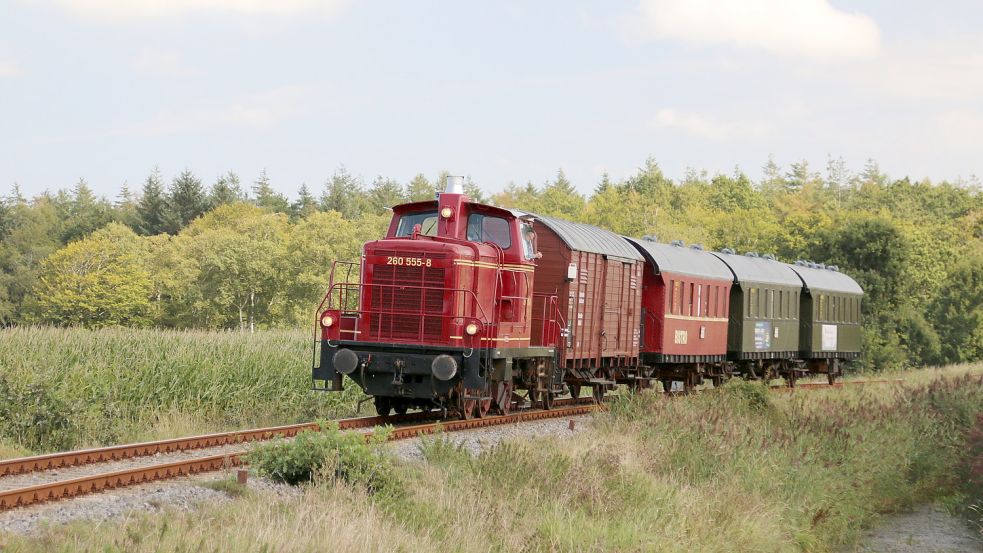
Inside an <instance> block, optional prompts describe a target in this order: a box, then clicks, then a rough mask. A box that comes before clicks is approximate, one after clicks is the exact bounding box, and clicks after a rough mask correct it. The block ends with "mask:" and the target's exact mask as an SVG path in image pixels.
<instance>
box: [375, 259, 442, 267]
mask: <svg viewBox="0 0 983 553" xmlns="http://www.w3.org/2000/svg"><path fill="white" fill-rule="evenodd" d="M432 264H433V262H432V261H430V258H429V257H425V258H421V257H398V256H386V265H403V266H405V267H429V266H430V265H432Z"/></svg>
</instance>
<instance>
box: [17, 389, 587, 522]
mask: <svg viewBox="0 0 983 553" xmlns="http://www.w3.org/2000/svg"><path fill="white" fill-rule="evenodd" d="M568 401H570V402H571V403H574V405H570V406H568V407H558V408H555V409H551V410H549V411H521V412H518V413H514V414H510V415H501V416H495V417H485V418H481V419H471V420H453V421H441V422H435V423H430V424H420V425H413V426H403V427H397V428H395V429H394V430H393V431H392V433H390V434H389V437H388V438H389V440H392V441H395V440H406V439H409V438H415V437H417V436H423V435H427V434H434V433H437V432H457V431H461V430H471V429H475V428H482V427H487V426H498V425H503V424H512V423H518V422H524V421H531V420H541V419H550V418H560V417H568V416H576V415H583V414H587V413H589V412H591V411H593V410H594V409H597V408H598V407H599V406H598V405H595V404H593V403H582V402H576V401H573V400H568ZM383 418H385V417H383ZM292 426H293V427H299V426H302V425H292ZM308 426H313V425H308ZM371 436H372V433H370V432H369V433H365V437H366V440H368V439H370V438H371ZM245 454H246V451H234V452H230V453H225V454H222V455H211V456H207V457H198V458H195V459H187V460H182V461H173V462H170V463H161V464H157V465H151V466H143V467H135V468H132V469H123V470H118V471H113V472H108V473H102V474H95V475H90V476H82V477H79V478H72V479H68V480H59V481H55V482H47V483H44V484H35V485H32V486H27V487H23V488H16V489H11V490H6V491H0V511H3V510H7V509H13V508H16V507H26V506H28V505H34V504H37V503H43V502H45V501H57V500H59V499H68V498H72V497H76V496H79V495H85V494H90V493H95V492H100V491H103V490H107V489H114V488H122V487H127V486H135V485H137V484H145V483H148V482H154V481H157V480H166V479H170V478H178V477H181V476H188V475H192V474H197V473H200V472H210V471H216V470H221V469H223V468H231V467H236V466H241V465H242V464H244V462H245V460H244V459H243V456H244V455H245Z"/></svg>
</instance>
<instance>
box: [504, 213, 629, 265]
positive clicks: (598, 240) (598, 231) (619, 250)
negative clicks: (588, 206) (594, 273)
mask: <svg viewBox="0 0 983 553" xmlns="http://www.w3.org/2000/svg"><path fill="white" fill-rule="evenodd" d="M512 212H513V213H515V214H516V215H517V216H528V217H532V218H533V219H536V220H537V221H539V222H541V223H543V224H544V225H546V227H547V228H549V229H550V230H552V231H553V232H555V233H556V235H557V236H559V237H560V240H563V243H564V244H566V245H567V247H568V248H570V249H571V250H576V251H580V252H589V253H599V254H601V255H606V256H608V257H615V258H620V259H629V260H638V261H641V260H642V254H640V253H638V250H636V249H635V248H634V247H633V246H632V245H631V244H629V243H628V241H627V240H625V239H624V238H622V237H621V236H618V235H617V234H615V233H613V232H611V231H609V230H604V229H602V228H597V227H594V226H591V225H585V224H583V223H572V222H570V221H564V220H563V219H554V218H553V217H544V216H542V215H536V214H535V213H527V212H524V211H518V210H512Z"/></svg>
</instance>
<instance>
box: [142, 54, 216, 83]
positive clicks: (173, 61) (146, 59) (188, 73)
mask: <svg viewBox="0 0 983 553" xmlns="http://www.w3.org/2000/svg"><path fill="white" fill-rule="evenodd" d="M133 69H134V70H135V71H137V72H138V73H143V74H144V75H153V76H157V77H194V76H197V75H199V74H201V72H200V71H199V70H197V69H195V68H194V67H191V66H189V65H186V64H185V63H184V62H183V61H182V60H181V57H180V56H178V55H177V54H176V53H174V52H165V51H162V50H143V51H141V52H140V53H139V54H137V56H136V57H135V58H134V59H133Z"/></svg>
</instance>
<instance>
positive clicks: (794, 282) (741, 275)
mask: <svg viewBox="0 0 983 553" xmlns="http://www.w3.org/2000/svg"><path fill="white" fill-rule="evenodd" d="M710 253H712V254H713V255H715V256H717V257H718V258H720V260H722V261H723V262H724V263H726V264H727V266H728V267H730V270H731V272H732V273H733V274H734V282H737V283H739V284H743V283H745V282H753V283H757V284H774V285H777V286H794V287H796V288H801V287H802V280H801V279H799V275H797V274H796V273H795V271H793V270H792V267H790V266H789V265H787V264H785V263H782V262H781V261H775V260H774V259H769V258H767V257H757V256H748V255H738V254H736V253H725V252H710Z"/></svg>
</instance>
